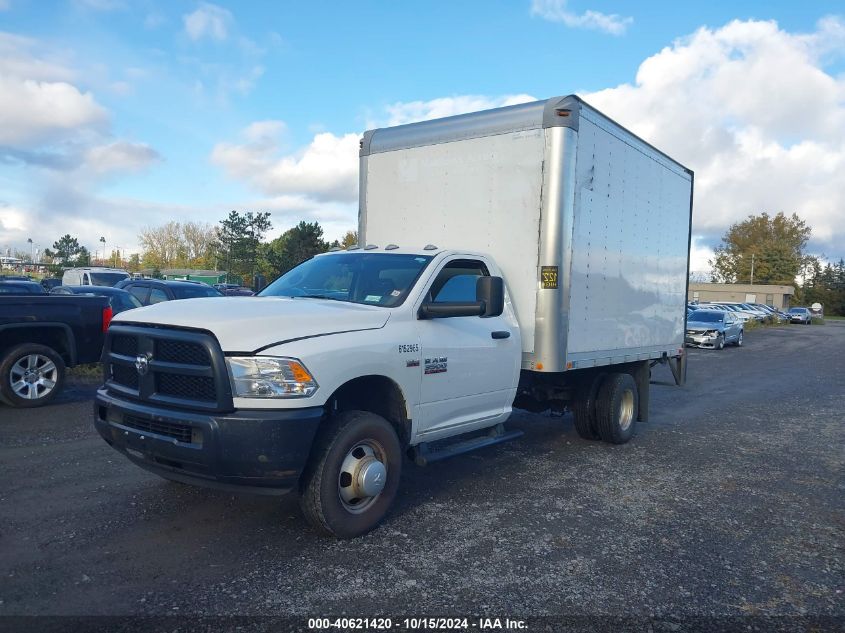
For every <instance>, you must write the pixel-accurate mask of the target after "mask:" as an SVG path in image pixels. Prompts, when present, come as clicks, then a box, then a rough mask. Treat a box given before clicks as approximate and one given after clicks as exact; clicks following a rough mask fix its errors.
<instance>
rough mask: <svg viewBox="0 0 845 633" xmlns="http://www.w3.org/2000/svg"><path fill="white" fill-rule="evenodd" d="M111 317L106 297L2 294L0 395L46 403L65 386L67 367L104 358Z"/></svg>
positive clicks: (16, 402)
mask: <svg viewBox="0 0 845 633" xmlns="http://www.w3.org/2000/svg"><path fill="white" fill-rule="evenodd" d="M35 285H36V286H38V288H39V289H40V288H41V286H40V285H39V284H35ZM111 317H112V309H111V306H110V305H109V301H108V299H107V298H106V297H92V296H87V297H71V296H55V295H47V294H44V293H43V292H42V293H41V294H29V295H22V296H8V295H0V400H2V401H4V402H6V403H7V404H10V405H11V406H13V407H37V406H41V405H43V404H47V403H48V402H49V401H50V400H52V399H53V398H54V397H55V396H56V394H57V393H58V392H59V391H60V390H61V388H62V385H63V383H64V378H65V367H73V366H74V365H79V364H82V363H94V362H97V361H98V360H100V354H101V353H102V350H103V338H104V336H105V332H106V330H107V329H108V326H109V322H110V321H111Z"/></svg>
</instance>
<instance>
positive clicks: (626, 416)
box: [619, 389, 634, 431]
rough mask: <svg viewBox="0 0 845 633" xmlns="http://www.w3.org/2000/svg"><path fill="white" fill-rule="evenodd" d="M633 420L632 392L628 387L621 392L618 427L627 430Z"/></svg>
mask: <svg viewBox="0 0 845 633" xmlns="http://www.w3.org/2000/svg"><path fill="white" fill-rule="evenodd" d="M633 420H634V392H633V391H631V390H630V389H628V390H626V391H625V392H624V393H623V394H622V402H621V404H620V405H619V428H620V429H622V430H623V431H627V430H628V427H629V426H631V422H633Z"/></svg>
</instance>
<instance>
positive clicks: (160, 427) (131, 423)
mask: <svg viewBox="0 0 845 633" xmlns="http://www.w3.org/2000/svg"><path fill="white" fill-rule="evenodd" d="M122 424H123V426H128V427H129V428H130V429H135V430H136V431H144V432H145V433H155V434H156V435H164V436H166V437H172V438H173V439H174V440H178V441H179V442H185V443H186V444H189V443H190V442H191V437H192V432H193V428H192V427H190V426H188V425H187V424H179V423H177V422H164V421H157V420H145V419H144V418H139V417H137V416H134V415H124V416H123V421H122Z"/></svg>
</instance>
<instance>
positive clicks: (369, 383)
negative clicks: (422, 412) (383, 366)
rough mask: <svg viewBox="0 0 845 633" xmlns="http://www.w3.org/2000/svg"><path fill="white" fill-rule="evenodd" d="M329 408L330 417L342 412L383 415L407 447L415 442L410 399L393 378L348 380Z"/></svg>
mask: <svg viewBox="0 0 845 633" xmlns="http://www.w3.org/2000/svg"><path fill="white" fill-rule="evenodd" d="M325 406H326V413H327V414H328V416H331V415H333V414H335V413H339V412H341V411H369V412H370V413H375V414H376V415H380V416H381V417H383V418H384V419H385V420H387V421H388V422H390V424H391V425H392V426H393V428H394V429H395V430H396V434H397V435H398V436H399V442H400V443H401V445H402V446H403V447H407V446H408V445H409V443H410V441H411V437H412V427H411V413H410V411H409V409H408V400H407V398H405V394H404V393H403V391H402V387H400V386H399V384H398V383H397V382H396V381H395V380H393V379H392V378H389V377H387V376H384V375H380V374H370V375H366V376H358V377H357V378H352V379H350V380H347V381H346V382H345V383H343V384H342V385H341V386H340V387H338V388H337V389H335V391H334V392H333V393H332V395H331V396H330V397H329V398H328V400H326V405H325ZM328 416H327V417H328Z"/></svg>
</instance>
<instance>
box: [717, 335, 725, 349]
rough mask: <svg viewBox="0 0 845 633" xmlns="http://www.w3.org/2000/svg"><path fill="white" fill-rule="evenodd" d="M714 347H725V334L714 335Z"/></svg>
mask: <svg viewBox="0 0 845 633" xmlns="http://www.w3.org/2000/svg"><path fill="white" fill-rule="evenodd" d="M716 349H725V335H724V334H719V336H717V337H716Z"/></svg>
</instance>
